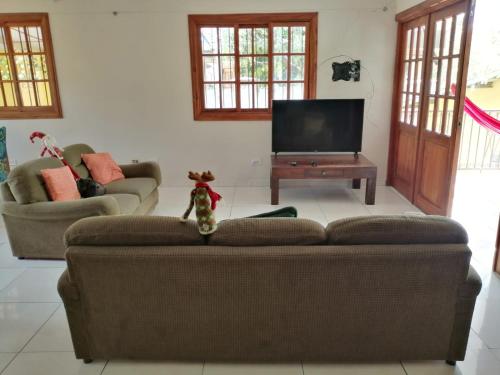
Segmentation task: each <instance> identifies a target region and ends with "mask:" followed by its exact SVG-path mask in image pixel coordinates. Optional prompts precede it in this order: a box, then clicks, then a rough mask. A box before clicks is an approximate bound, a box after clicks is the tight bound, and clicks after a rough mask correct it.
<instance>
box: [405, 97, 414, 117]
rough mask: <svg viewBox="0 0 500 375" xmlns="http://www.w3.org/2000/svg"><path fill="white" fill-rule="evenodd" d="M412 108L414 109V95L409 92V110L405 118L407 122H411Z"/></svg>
mask: <svg viewBox="0 0 500 375" xmlns="http://www.w3.org/2000/svg"><path fill="white" fill-rule="evenodd" d="M412 110H413V95H412V94H409V95H408V110H407V111H406V119H405V123H407V124H411V116H412Z"/></svg>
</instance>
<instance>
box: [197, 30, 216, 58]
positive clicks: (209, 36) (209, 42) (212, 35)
mask: <svg viewBox="0 0 500 375" xmlns="http://www.w3.org/2000/svg"><path fill="white" fill-rule="evenodd" d="M218 50H219V45H218V43H217V28H216V27H202V28H201V53H203V54H207V55H214V54H217V51H218Z"/></svg>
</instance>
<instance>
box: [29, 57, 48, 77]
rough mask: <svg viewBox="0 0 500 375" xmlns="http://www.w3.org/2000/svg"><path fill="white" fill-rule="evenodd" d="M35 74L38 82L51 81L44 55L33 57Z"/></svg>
mask: <svg viewBox="0 0 500 375" xmlns="http://www.w3.org/2000/svg"><path fill="white" fill-rule="evenodd" d="M32 61H33V73H34V75H35V79H36V80H47V79H49V74H48V72H47V64H46V62H45V56H44V55H33V56H32Z"/></svg>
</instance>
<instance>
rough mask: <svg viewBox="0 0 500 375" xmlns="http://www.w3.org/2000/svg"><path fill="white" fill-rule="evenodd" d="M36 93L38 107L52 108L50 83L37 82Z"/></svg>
mask: <svg viewBox="0 0 500 375" xmlns="http://www.w3.org/2000/svg"><path fill="white" fill-rule="evenodd" d="M36 92H37V98H38V105H40V106H51V105H52V98H51V96H50V86H49V83H48V82H37V83H36Z"/></svg>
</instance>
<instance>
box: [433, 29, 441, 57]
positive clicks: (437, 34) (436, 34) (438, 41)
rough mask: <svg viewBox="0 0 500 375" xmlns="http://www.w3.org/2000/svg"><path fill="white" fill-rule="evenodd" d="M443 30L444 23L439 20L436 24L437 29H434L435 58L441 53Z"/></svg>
mask: <svg viewBox="0 0 500 375" xmlns="http://www.w3.org/2000/svg"><path fill="white" fill-rule="evenodd" d="M442 28H443V21H442V20H439V21H437V22H436V27H435V29H434V56H435V57H438V56H439V51H440V49H441V30H442Z"/></svg>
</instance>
